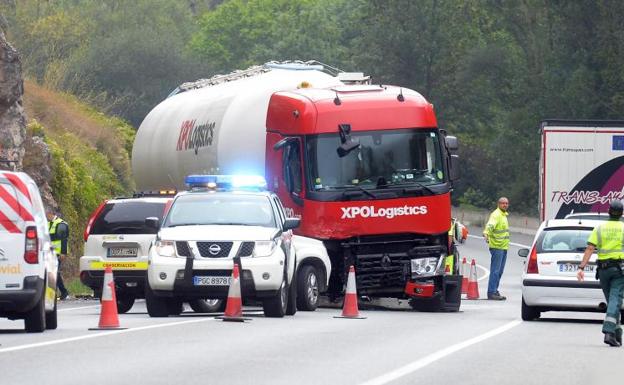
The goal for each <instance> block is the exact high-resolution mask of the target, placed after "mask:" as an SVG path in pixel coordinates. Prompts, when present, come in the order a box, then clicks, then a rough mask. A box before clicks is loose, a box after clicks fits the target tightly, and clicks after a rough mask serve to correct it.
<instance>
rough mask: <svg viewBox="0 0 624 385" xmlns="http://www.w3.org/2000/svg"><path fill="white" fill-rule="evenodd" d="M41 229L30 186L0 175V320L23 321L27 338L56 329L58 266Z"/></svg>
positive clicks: (19, 176) (20, 176) (17, 175)
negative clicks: (31, 334)
mask: <svg viewBox="0 0 624 385" xmlns="http://www.w3.org/2000/svg"><path fill="white" fill-rule="evenodd" d="M47 224H48V223H47V220H46V215H45V209H44V207H43V202H42V201H41V196H40V195H39V189H38V188H37V185H36V184H35V182H34V181H33V180H32V179H31V178H30V177H29V176H28V175H27V174H25V173H23V172H9V171H2V172H0V317H7V318H9V319H11V320H16V319H23V320H24V325H25V327H26V331H27V332H29V333H32V332H42V331H44V330H45V329H56V326H57V325H56V321H57V319H56V274H57V269H58V260H57V257H56V254H55V253H54V251H53V249H52V243H51V242H50V234H49V232H48V225H47ZM59 235H60V234H59Z"/></svg>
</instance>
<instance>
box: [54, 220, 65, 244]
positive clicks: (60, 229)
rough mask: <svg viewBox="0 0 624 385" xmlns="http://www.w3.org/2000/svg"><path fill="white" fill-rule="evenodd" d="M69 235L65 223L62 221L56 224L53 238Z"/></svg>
mask: <svg viewBox="0 0 624 385" xmlns="http://www.w3.org/2000/svg"><path fill="white" fill-rule="evenodd" d="M68 237H69V226H68V225H67V223H65V222H62V223H59V224H58V225H56V233H55V234H54V238H55V239H57V240H64V239H67V238H68Z"/></svg>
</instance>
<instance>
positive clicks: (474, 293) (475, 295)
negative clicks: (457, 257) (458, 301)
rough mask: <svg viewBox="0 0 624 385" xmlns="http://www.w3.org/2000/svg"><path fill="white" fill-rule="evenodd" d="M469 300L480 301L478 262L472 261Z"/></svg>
mask: <svg viewBox="0 0 624 385" xmlns="http://www.w3.org/2000/svg"><path fill="white" fill-rule="evenodd" d="M466 298H467V299H479V284H478V283H477V262H476V261H475V260H474V258H473V259H472V262H471V263H470V279H469V280H468V293H467V296H466Z"/></svg>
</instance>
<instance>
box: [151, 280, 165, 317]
mask: <svg viewBox="0 0 624 385" xmlns="http://www.w3.org/2000/svg"><path fill="white" fill-rule="evenodd" d="M145 305H146V306H147V314H149V316H150V317H168V316H169V314H170V310H171V309H170V306H168V302H167V299H166V298H159V297H157V296H156V295H155V294H154V291H152V288H151V287H150V285H149V282H148V283H147V285H145Z"/></svg>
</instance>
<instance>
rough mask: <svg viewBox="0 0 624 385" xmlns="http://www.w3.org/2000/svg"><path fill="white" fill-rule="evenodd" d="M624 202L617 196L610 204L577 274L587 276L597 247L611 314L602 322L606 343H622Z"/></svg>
mask: <svg viewBox="0 0 624 385" xmlns="http://www.w3.org/2000/svg"><path fill="white" fill-rule="evenodd" d="M623 210H624V205H622V201H620V200H617V199H614V200H612V201H611V204H610V205H609V220H608V221H606V222H604V223H601V224H600V225H598V226H596V227H595V228H594V230H593V231H592V233H591V235H590V236H589V239H588V240H587V248H586V249H585V254H583V260H582V261H581V263H580V264H579V267H578V272H577V273H576V277H577V278H578V280H579V281H583V280H584V279H585V273H584V270H585V266H587V263H588V262H589V258H590V257H591V256H592V254H593V253H594V251H597V252H598V262H597V265H598V266H597V267H598V273H597V275H598V278H599V279H600V287H601V288H602V292H603V293H604V296H605V298H606V300H607V314H606V315H605V319H604V322H603V324H602V332H603V333H604V335H605V337H604V342H605V344H608V345H611V346H622V327H621V325H620V309H621V307H622V292H623V291H624V274H623V273H622V268H624V266H623V265H622V264H623V263H624V223H622V222H621V221H620V217H621V216H622V211H623Z"/></svg>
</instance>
